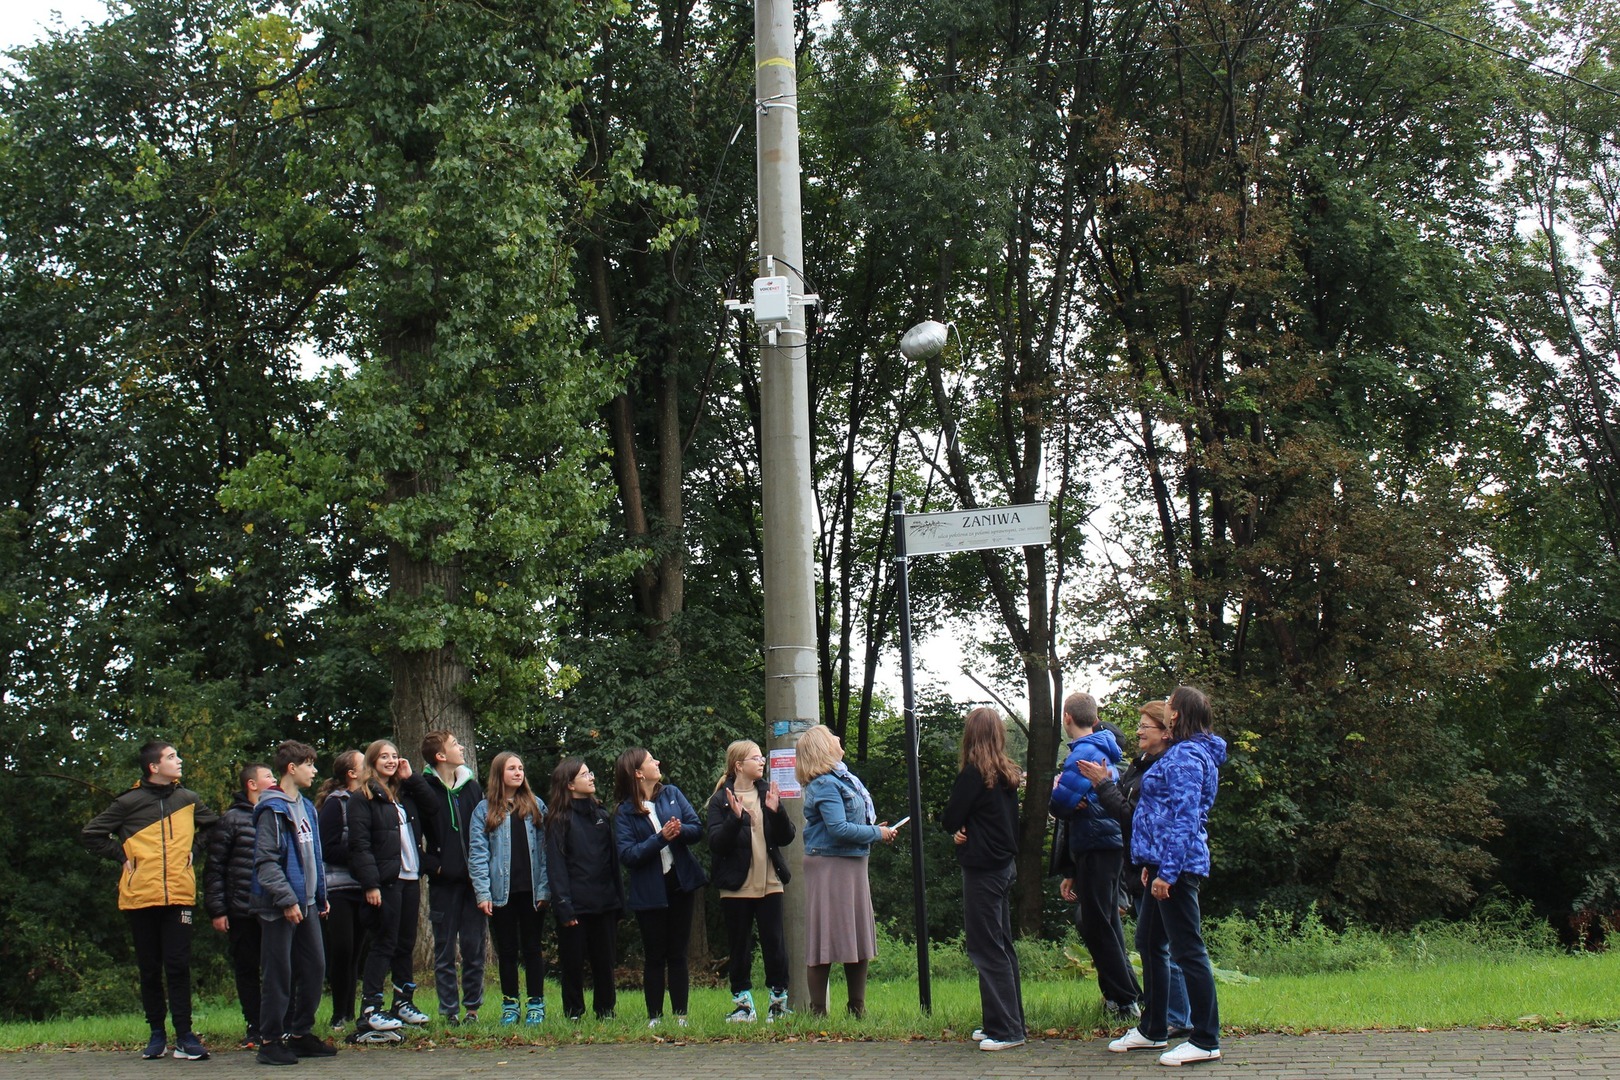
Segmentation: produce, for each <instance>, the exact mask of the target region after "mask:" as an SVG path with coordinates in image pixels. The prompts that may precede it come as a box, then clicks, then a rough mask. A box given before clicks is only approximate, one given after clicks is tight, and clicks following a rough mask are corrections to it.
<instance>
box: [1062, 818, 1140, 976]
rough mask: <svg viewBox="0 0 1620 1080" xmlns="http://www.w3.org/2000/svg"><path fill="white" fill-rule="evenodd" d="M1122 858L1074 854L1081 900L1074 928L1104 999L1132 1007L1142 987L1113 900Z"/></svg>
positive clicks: (1099, 853)
mask: <svg viewBox="0 0 1620 1080" xmlns="http://www.w3.org/2000/svg"><path fill="white" fill-rule="evenodd" d="M1123 858H1124V852H1122V851H1120V850H1118V849H1117V848H1116V849H1115V850H1113V851H1077V852H1075V853H1074V891H1075V894H1076V895H1077V896H1078V897H1079V898H1080V902H1079V903H1078V904H1076V905H1075V909H1074V925H1075V927H1076V928H1077V929H1078V930H1079V931H1080V940H1081V941H1083V942H1085V945H1086V951H1087V952H1089V953H1090V954H1091V963H1092V965H1093V966H1095V967H1096V969H1097V985H1098V987H1100V988H1101V990H1102V995H1103V997H1105V998H1107V999H1108V1000H1109V1001H1112V1002H1113V1003H1114V1004H1115V1005H1132V1004H1135V1003H1136V1000H1137V999H1138V998H1140V997H1141V996H1142V987H1141V986H1140V985H1139V984H1138V983H1137V981H1136V972H1135V971H1133V970H1132V969H1131V960H1130V956H1129V955H1128V954H1127V953H1126V951H1125V928H1124V927H1123V926H1121V925H1120V921H1119V905H1118V904H1117V903H1116V900H1115V897H1116V896H1117V889H1116V885H1117V883H1118V881H1119V868H1120V863H1121V861H1122V860H1123Z"/></svg>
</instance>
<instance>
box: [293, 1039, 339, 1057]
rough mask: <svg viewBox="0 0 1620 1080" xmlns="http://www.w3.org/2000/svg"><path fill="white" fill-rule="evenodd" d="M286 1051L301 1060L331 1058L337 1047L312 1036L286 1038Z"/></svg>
mask: <svg viewBox="0 0 1620 1080" xmlns="http://www.w3.org/2000/svg"><path fill="white" fill-rule="evenodd" d="M287 1049H289V1050H291V1051H292V1052H293V1053H294V1054H297V1055H298V1056H299V1057H301V1058H306V1057H333V1056H334V1055H336V1054H337V1047H335V1046H333V1045H332V1044H331V1043H329V1042H327V1041H326V1040H325V1039H321V1038H317V1037H316V1036H314V1035H289V1036H287Z"/></svg>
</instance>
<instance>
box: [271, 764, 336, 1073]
mask: <svg viewBox="0 0 1620 1080" xmlns="http://www.w3.org/2000/svg"><path fill="white" fill-rule="evenodd" d="M275 769H276V774H277V776H279V777H280V780H279V781H278V782H277V783H275V784H272V785H271V786H270V788H269V789H268V790H267V791H264V792H263V793H261V794H260V795H259V802H258V805H256V806H255V807H254V808H253V824H254V839H253V888H252V900H251V907H252V909H253V913H254V914H255V915H256V916H258V919H259V932H260V934H261V935H262V945H263V952H262V953H261V956H260V962H261V963H262V964H263V966H264V990H263V992H262V994H261V995H260V999H261V1000H260V1005H259V1031H260V1032H262V1033H263V1035H264V1042H263V1043H261V1044H260V1046H259V1063H260V1064H261V1065H296V1064H298V1059H299V1058H301V1057H331V1056H332V1055H333V1054H336V1053H337V1047H335V1046H333V1045H332V1044H331V1043H328V1042H325V1041H323V1040H321V1039H319V1038H317V1037H316V1036H315V1034H314V1031H315V1008H316V1006H317V1005H319V1004H320V1001H321V982H322V981H323V980H324V979H325V978H326V948H325V945H324V943H323V942H322V940H321V919H322V918H323V917H324V916H325V915H326V911H327V905H326V876H325V872H324V871H323V869H322V867H321V831H320V827H319V825H318V824H317V823H316V819H315V806H314V804H313V803H311V802H310V801H309V800H308V799H307V798H305V797H304V792H305V791H306V790H308V788H309V786H310V785H311V784H313V783H314V782H315V751H314V749H313V748H311V747H309V746H306V745H305V744H303V743H301V742H294V741H293V740H291V739H288V740H287V741H286V742H283V743H282V744H281V745H280V746H278V747H276V756H275ZM289 1006H291V1012H290V1014H289Z"/></svg>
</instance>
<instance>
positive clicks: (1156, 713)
mask: <svg viewBox="0 0 1620 1080" xmlns="http://www.w3.org/2000/svg"><path fill="white" fill-rule="evenodd" d="M1136 711H1137V712H1138V713H1139V714H1141V715H1142V716H1145V717H1147V718H1148V719H1149V720H1151V721H1153V722H1154V723H1155V724H1158V725H1159V727H1161V728H1163V729H1164V733H1165V734H1166V735H1168V734H1170V710H1169V708H1168V707H1167V706H1166V705H1165V703H1164V699H1163V698H1155V699H1154V700H1152V701H1144V702H1143V703H1142V704H1140V705H1138V706H1137V707H1136ZM1138 726H1140V725H1138Z"/></svg>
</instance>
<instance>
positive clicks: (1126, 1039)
mask: <svg viewBox="0 0 1620 1080" xmlns="http://www.w3.org/2000/svg"><path fill="white" fill-rule="evenodd" d="M1169 1045H1170V1044H1169V1043H1168V1042H1166V1041H1165V1040H1164V1039H1150V1038H1148V1037H1147V1036H1146V1035H1144V1034H1142V1029H1141V1028H1131V1030H1129V1031H1127V1032H1126V1033H1125V1034H1123V1035H1121V1036H1120V1037H1119V1038H1117V1039H1115V1040H1114V1041H1113V1042H1111V1043H1109V1044H1108V1049H1110V1050H1112V1051H1113V1052H1114V1053H1116V1054H1123V1053H1125V1051H1127V1050H1163V1049H1164V1048H1165V1047H1167V1046H1169Z"/></svg>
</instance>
